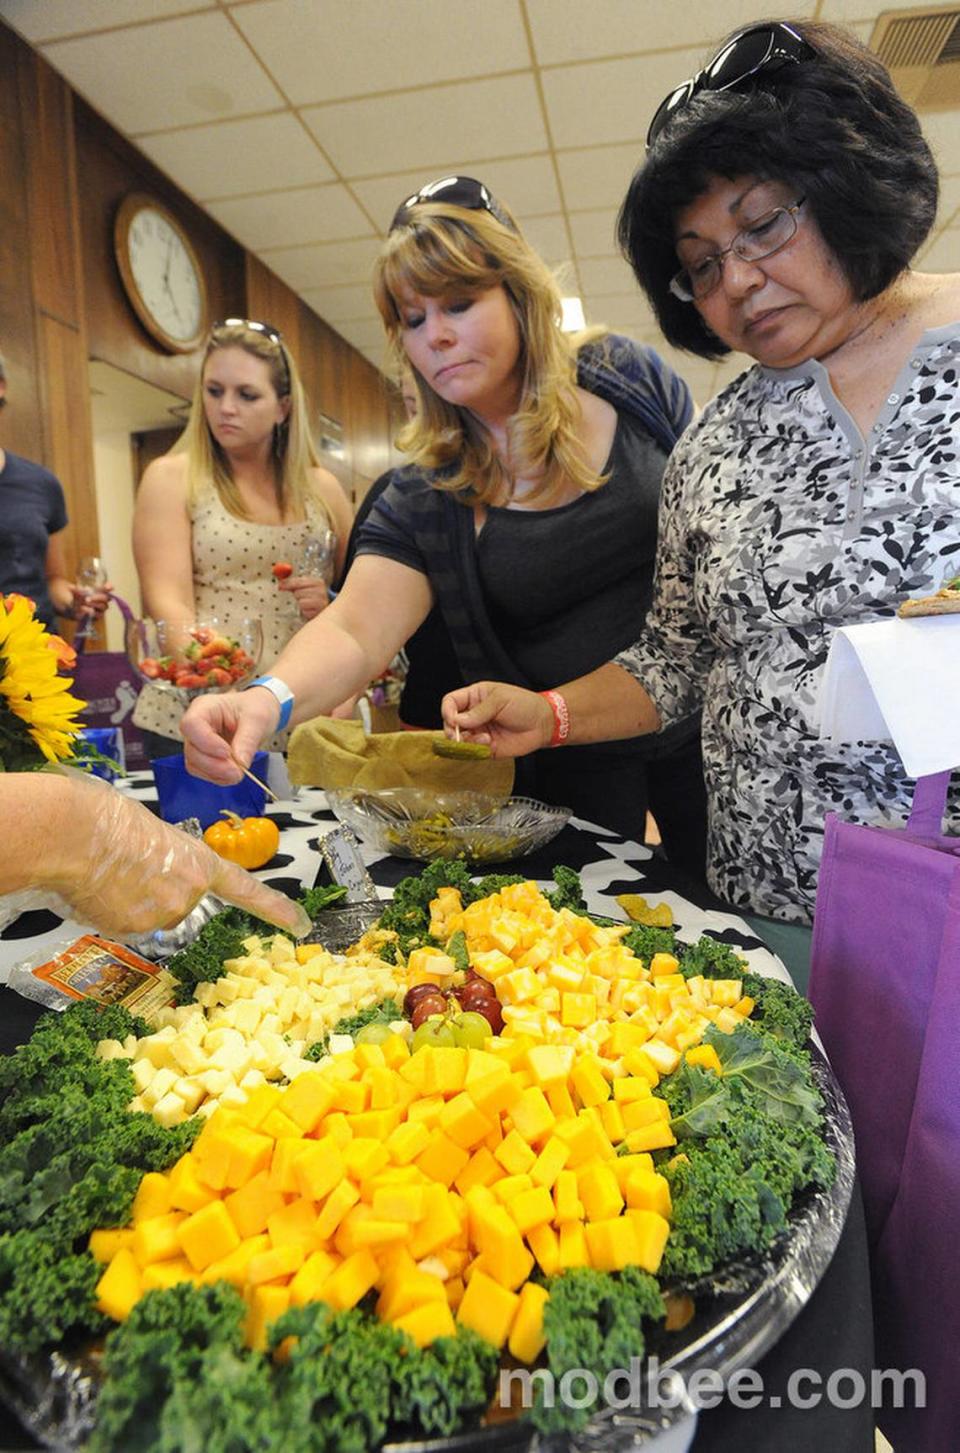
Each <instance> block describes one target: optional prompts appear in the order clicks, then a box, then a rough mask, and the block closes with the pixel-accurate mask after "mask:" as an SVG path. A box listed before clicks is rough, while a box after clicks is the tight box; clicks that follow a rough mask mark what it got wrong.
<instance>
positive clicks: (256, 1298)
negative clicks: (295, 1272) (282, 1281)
mask: <svg viewBox="0 0 960 1453" xmlns="http://www.w3.org/2000/svg"><path fill="white" fill-rule="evenodd" d="M289 1306H290V1288H289V1287H282V1286H258V1287H255V1288H254V1290H253V1293H252V1295H251V1297H250V1310H249V1311H248V1312H247V1320H246V1324H245V1326H244V1341H245V1342H246V1344H247V1346H248V1347H250V1348H252V1349H253V1351H255V1352H263V1351H265V1350H266V1346H267V1328H268V1327H269V1326H270V1324H271V1323H272V1322H275V1321H276V1320H277V1318H278V1317H282V1316H283V1314H284V1312H285V1311H286V1310H287V1309H288V1307H289Z"/></svg>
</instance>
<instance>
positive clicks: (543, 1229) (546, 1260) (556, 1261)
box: [527, 1224, 560, 1276]
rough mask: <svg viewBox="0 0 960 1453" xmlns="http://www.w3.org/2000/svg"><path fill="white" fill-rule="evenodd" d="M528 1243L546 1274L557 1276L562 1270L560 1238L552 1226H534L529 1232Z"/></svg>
mask: <svg viewBox="0 0 960 1453" xmlns="http://www.w3.org/2000/svg"><path fill="white" fill-rule="evenodd" d="M527 1245H528V1246H529V1247H530V1250H531V1251H532V1252H533V1254H534V1256H535V1257H536V1258H537V1265H538V1266H539V1267H540V1270H541V1271H542V1272H543V1274H544V1276H555V1275H556V1274H557V1272H558V1271H559V1270H560V1238H559V1236H558V1235H557V1233H556V1231H555V1230H554V1229H553V1227H552V1226H549V1225H546V1224H543V1225H540V1226H534V1227H533V1229H532V1230H531V1231H528V1232H527Z"/></svg>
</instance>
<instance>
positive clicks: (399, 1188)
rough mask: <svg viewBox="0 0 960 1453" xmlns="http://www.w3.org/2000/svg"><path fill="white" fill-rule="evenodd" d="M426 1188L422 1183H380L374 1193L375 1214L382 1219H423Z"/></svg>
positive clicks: (411, 1220)
mask: <svg viewBox="0 0 960 1453" xmlns="http://www.w3.org/2000/svg"><path fill="white" fill-rule="evenodd" d="M425 1211H426V1190H425V1187H424V1186H421V1185H392V1186H391V1185H380V1186H378V1187H377V1189H376V1190H375V1191H374V1193H373V1214H374V1216H376V1217H378V1218H379V1219H380V1220H382V1221H407V1222H415V1221H422V1220H423V1217H424V1215H425Z"/></svg>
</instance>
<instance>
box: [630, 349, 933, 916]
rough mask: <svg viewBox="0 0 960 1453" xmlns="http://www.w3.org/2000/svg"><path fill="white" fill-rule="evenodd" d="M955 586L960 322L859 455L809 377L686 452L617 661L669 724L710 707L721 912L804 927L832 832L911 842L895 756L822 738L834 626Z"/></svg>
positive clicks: (750, 397)
mask: <svg viewBox="0 0 960 1453" xmlns="http://www.w3.org/2000/svg"><path fill="white" fill-rule="evenodd" d="M958 570H960V324H958V325H955V326H950V327H945V328H939V329H936V330H932V331H931V332H928V333H927V334H925V335H924V337H923V339H922V340H921V342H920V343H919V344H918V345H917V346H916V348H915V349H914V350H913V352H912V353H911V355H910V357H909V359H908V360H907V363H906V365H905V367H904V368H903V370H902V371H901V374H900V376H899V378H898V379H897V382H896V383H895V384H894V386H893V389H892V391H891V393H890V395H889V397H888V398H887V400H886V402H885V403H884V405H883V407H882V409H881V411H880V415H879V417H878V419H877V422H876V424H875V425H874V427H873V428H872V429H871V431H870V434H869V436H868V437H867V438H866V439H864V438H863V436H862V435H861V433H860V431H859V429H858V427H857V425H856V424H855V423H854V421H853V419H852V418H851V417H850V415H849V414H848V413H847V411H846V410H845V409H844V408H843V406H842V405H841V404H840V403H839V401H838V400H837V398H836V396H835V395H834V393H833V390H832V388H831V385H830V380H829V377H828V374H827V371H826V369H825V368H824V367H823V366H822V365H821V364H819V363H817V362H810V363H806V364H803V365H802V366H801V367H799V368H796V369H789V370H786V369H784V370H780V369H770V368H763V367H760V366H759V365H755V366H754V367H753V368H751V369H750V370H749V371H748V372H747V373H745V374H743V375H741V377H740V378H739V379H737V380H736V381H735V382H734V383H732V384H731V385H730V386H729V388H727V389H726V390H724V392H722V393H721V394H719V395H718V397H717V398H716V399H715V400H713V402H712V403H711V404H710V405H709V406H708V407H707V409H706V410H705V411H704V413H703V415H702V416H701V417H700V419H699V420H698V421H697V422H696V423H695V424H693V425H692V426H691V427H690V428H689V429H688V430H687V432H686V433H685V434H684V436H683V437H682V439H681V440H680V443H679V444H678V445H677V447H676V448H675V450H674V452H673V455H672V456H671V459H670V463H669V465H668V468H667V472H666V474H665V476H664V481H663V489H662V494H661V503H660V540H659V548H658V563H657V585H656V598H655V602H654V608H653V610H652V611H651V613H650V615H649V616H648V618H647V625H646V628H645V630H644V634H643V636H642V637H641V639H640V640H639V641H638V642H637V643H636V645H634V646H631V647H629V648H628V649H627V650H626V651H624V652H623V653H622V654H621V655H620V656H618V658H617V662H618V664H619V665H620V666H622V667H624V668H625V669H626V670H628V671H629V672H631V673H632V674H633V675H634V676H636V677H637V678H638V679H639V680H640V681H641V682H642V683H643V685H644V686H645V687H646V689H647V690H648V692H649V693H650V695H651V696H652V697H653V700H654V701H655V702H656V704H657V707H658V708H659V711H660V714H661V717H662V719H663V721H664V723H665V724H666V723H670V722H673V721H676V720H678V719H680V718H682V717H684V716H687V715H688V714H689V713H690V712H691V711H693V710H695V709H696V707H697V706H698V705H699V704H700V703H701V702H702V703H703V707H704V715H703V748H704V764H705V772H706V778H707V788H708V796H709V799H710V804H711V820H710V849H709V856H710V864H711V866H710V873H709V876H710V881H711V884H712V886H713V888H714V890H715V891H716V892H717V893H718V894H720V896H721V897H722V898H724V899H726V900H727V901H728V902H731V903H734V904H737V905H739V906H741V907H744V908H750V909H752V910H754V911H756V912H758V913H765V914H769V915H771V916H772V917H775V918H781V919H786V920H791V921H795V922H805V921H807V920H809V919H810V918H811V917H812V913H813V904H814V896H815V892H816V878H817V867H818V863H819V857H820V849H821V845H822V833H823V821H824V815H825V814H826V813H827V812H829V811H835V812H838V813H839V814H840V815H841V816H842V817H844V818H847V819H850V820H855V821H859V822H869V823H876V824H885V825H900V824H902V822H903V820H904V818H905V816H906V813H907V812H908V811H909V804H910V798H911V794H912V783H910V782H908V780H907V779H906V778H905V776H904V772H903V767H902V765H901V763H900V759H899V757H898V756H897V753H896V751H895V750H894V748H893V747H892V745H891V744H889V743H878V742H851V743H844V744H837V743H833V742H821V741H820V740H819V739H818V736H817V727H816V706H817V697H818V691H819V686H820V679H821V675H822V669H823V665H824V662H825V661H826V657H827V651H828V649H829V645H830V637H831V634H832V632H833V631H834V629H835V628H836V627H838V626H845V625H851V624H853V623H855V622H858V621H868V620H875V619H878V618H880V617H882V616H888V615H891V614H892V613H893V611H894V610H895V608H896V606H897V604H898V602H899V601H900V600H902V599H903V597H904V596H907V595H918V594H926V593H929V592H930V591H932V590H936V589H938V588H939V586H940V585H941V584H942V582H943V579H944V577H945V576H946V575H948V574H955V573H956V572H957V571H958ZM931 689H935V684H934V683H932V684H931ZM917 709H918V710H922V709H923V704H922V702H918V704H917ZM957 757H958V763H960V732H958V753H957Z"/></svg>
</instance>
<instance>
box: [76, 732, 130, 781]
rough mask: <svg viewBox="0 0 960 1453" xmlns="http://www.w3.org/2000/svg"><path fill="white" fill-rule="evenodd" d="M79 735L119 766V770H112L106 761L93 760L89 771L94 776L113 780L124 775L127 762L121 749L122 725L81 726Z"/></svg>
mask: <svg viewBox="0 0 960 1453" xmlns="http://www.w3.org/2000/svg"><path fill="white" fill-rule="evenodd" d="M80 736H81V738H82V739H83V740H84V741H85V742H89V743H90V745H91V746H92V747H96V749H97V751H98V752H100V753H101V754H102V755H103V756H104V757H110V759H111V760H112V761H114V762H116V764H117V766H118V767H119V768H120V771H119V772H114V771H113V770H112V768H110V767H108V766H107V765H106V763H104V762H94V763H93V764H92V765H91V766H90V772H91V773H92V774H93V776H94V777H103V778H105V779H106V781H108V782H114V781H115V780H116V779H117V777H122V776H123V775H124V773H125V771H126V766H127V764H126V757H125V754H124V749H123V728H122V727H118V726H114V727H81V729H80Z"/></svg>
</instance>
